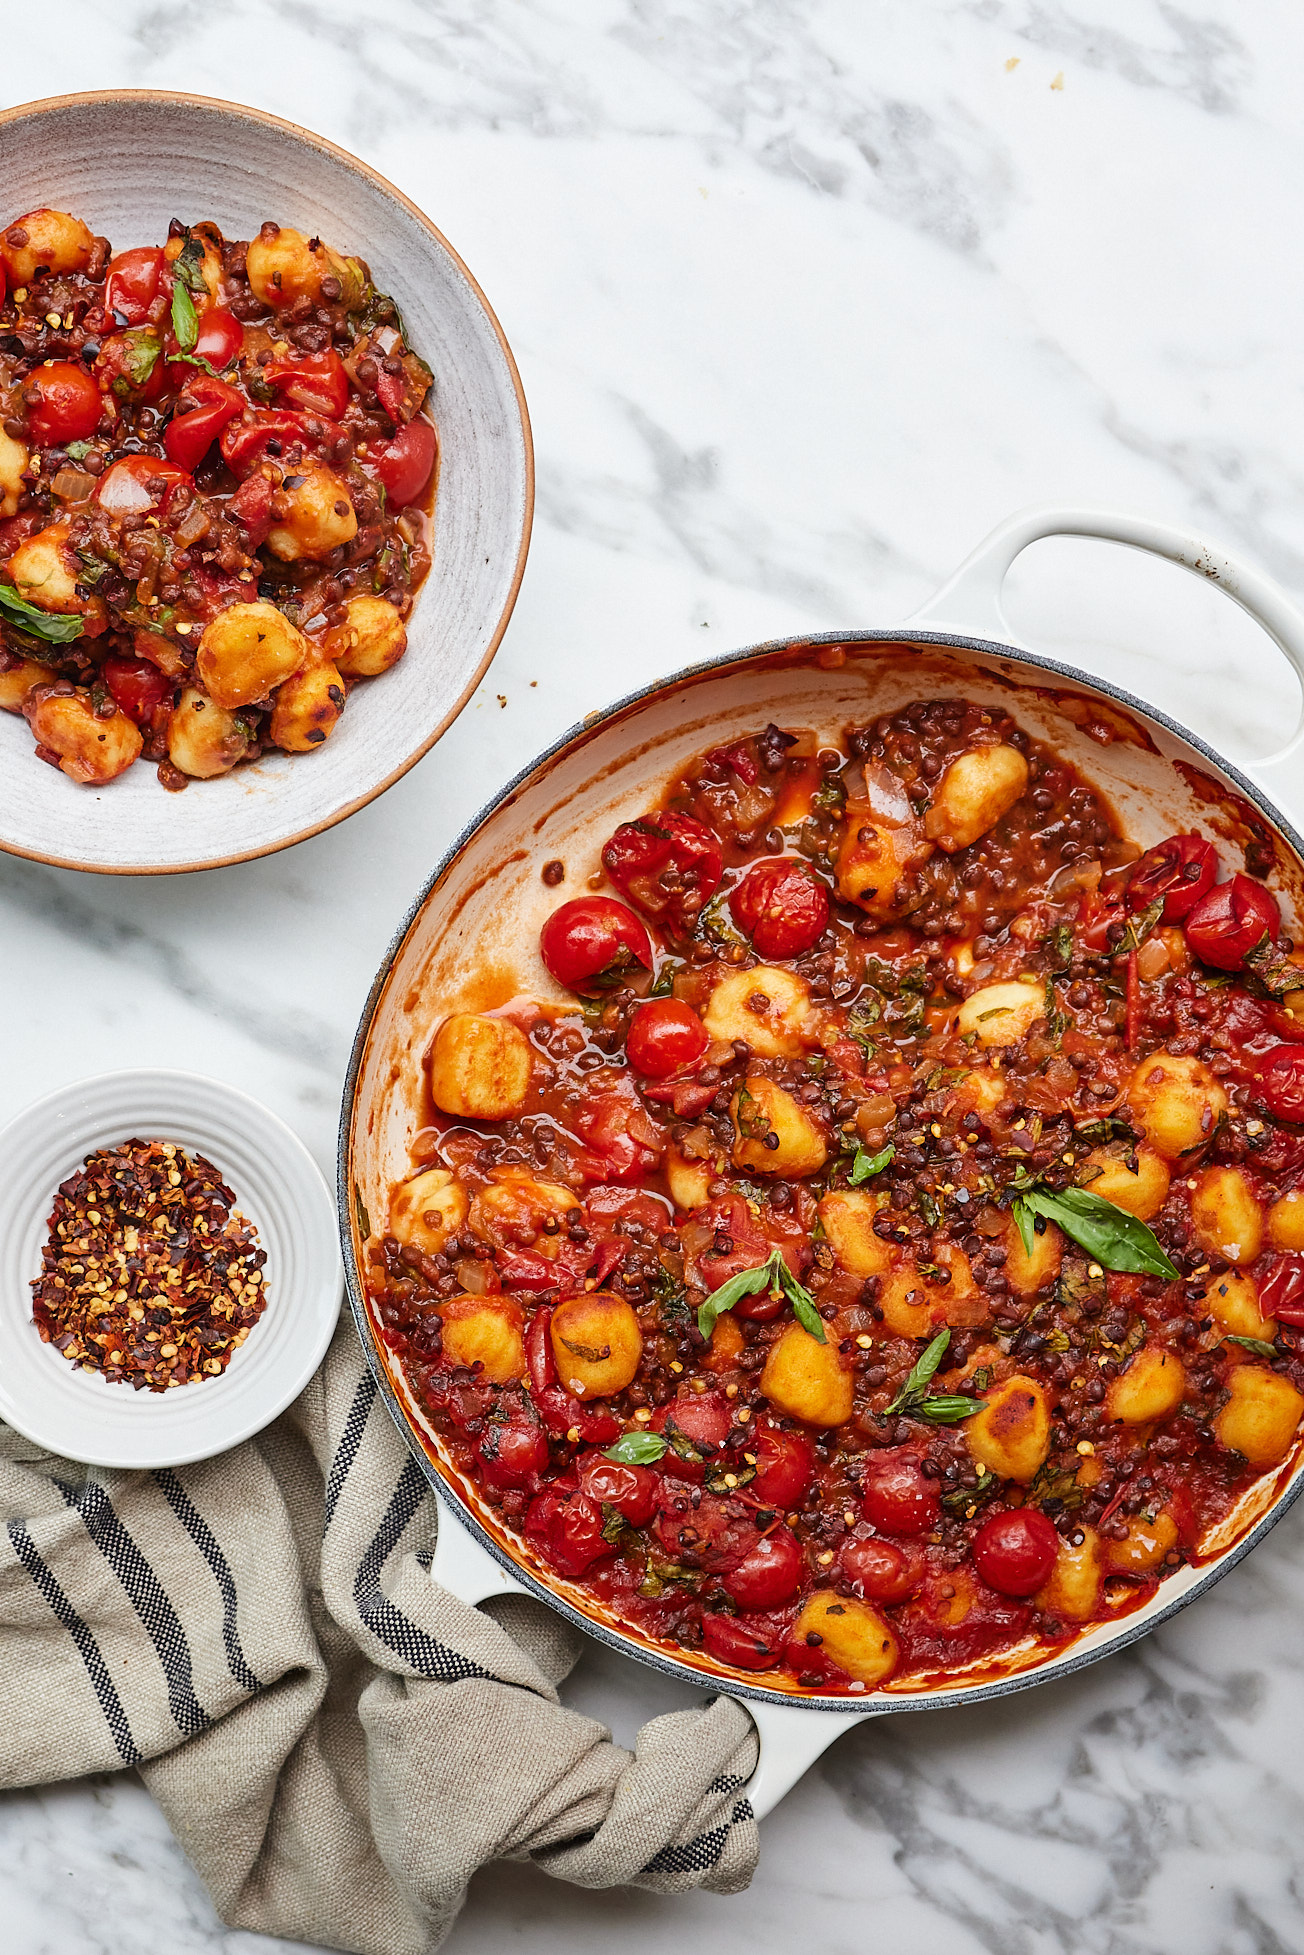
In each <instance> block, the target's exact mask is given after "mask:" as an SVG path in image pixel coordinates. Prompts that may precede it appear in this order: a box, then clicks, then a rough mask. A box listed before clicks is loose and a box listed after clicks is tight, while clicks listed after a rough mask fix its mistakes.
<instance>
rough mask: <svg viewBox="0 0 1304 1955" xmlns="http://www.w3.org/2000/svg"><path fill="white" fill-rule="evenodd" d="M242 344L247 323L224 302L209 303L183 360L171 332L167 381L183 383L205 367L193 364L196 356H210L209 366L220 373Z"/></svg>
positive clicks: (206, 357)
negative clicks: (239, 318)
mask: <svg viewBox="0 0 1304 1955" xmlns="http://www.w3.org/2000/svg"><path fill="white" fill-rule="evenodd" d="M243 346H244V327H243V326H242V325H241V324H240V321H239V320H238V319H237V318H236V316H235V314H234V313H233V312H228V311H227V309H226V307H225V306H223V305H214V306H210V307H209V309H208V311H207V312H206V313H205V314H204V316H203V318H202V319H201V320H200V322H199V333H198V336H197V337H196V340H195V343H194V345H193V346H192V347H191V348H190V358H189V359H185V360H183V359H180V358H179V357H178V354H179V352H180V348H179V347H178V345H177V342H176V340H175V339H174V338H173V337H172V336H171V335H170V334H169V336H168V342H167V355H168V369H167V378H168V385H169V386H170V387H184V386H185V384H186V380H187V379H188V377H189V376H190V375H191V374H193V373H202V372H203V368H202V367H197V366H196V365H195V364H194V362H195V361H196V360H207V361H208V364H209V366H210V367H216V368H217V370H218V372H219V373H220V372H221V370H222V368H223V367H229V366H230V364H231V362H232V360H234V359H235V358H236V356H237V355H238V354H239V353H240V351H241V349H242V348H243ZM210 378H211V376H210ZM243 405H244V403H243V401H242V402H241V406H243Z"/></svg>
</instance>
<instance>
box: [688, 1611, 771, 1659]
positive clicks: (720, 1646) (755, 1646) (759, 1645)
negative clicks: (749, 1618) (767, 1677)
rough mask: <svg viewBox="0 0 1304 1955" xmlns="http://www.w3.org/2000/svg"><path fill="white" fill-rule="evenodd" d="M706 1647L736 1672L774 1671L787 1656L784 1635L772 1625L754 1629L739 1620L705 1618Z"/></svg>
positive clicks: (704, 1640) (706, 1616)
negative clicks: (784, 1650)
mask: <svg viewBox="0 0 1304 1955" xmlns="http://www.w3.org/2000/svg"><path fill="white" fill-rule="evenodd" d="M702 1647H703V1648H704V1649H705V1650H706V1652H707V1654H708V1655H709V1656H713V1657H714V1658H715V1660H716V1662H717V1663H728V1664H731V1665H732V1666H733V1668H734V1669H735V1670H772V1669H773V1668H774V1665H775V1664H776V1663H777V1662H778V1661H779V1658H780V1657H781V1656H782V1655H783V1632H782V1631H776V1630H773V1629H771V1628H770V1627H769V1625H768V1624H766V1625H764V1626H762V1625H759V1624H758V1625H757V1626H755V1627H753V1625H752V1624H751V1623H748V1622H740V1621H739V1619H738V1617H737V1616H717V1615H704V1616H703V1617H702Z"/></svg>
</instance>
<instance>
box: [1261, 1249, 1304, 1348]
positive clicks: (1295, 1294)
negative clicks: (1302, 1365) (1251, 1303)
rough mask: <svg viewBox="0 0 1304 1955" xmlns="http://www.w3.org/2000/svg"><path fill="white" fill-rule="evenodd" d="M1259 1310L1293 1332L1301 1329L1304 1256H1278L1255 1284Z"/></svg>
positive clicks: (1302, 1323)
mask: <svg viewBox="0 0 1304 1955" xmlns="http://www.w3.org/2000/svg"><path fill="white" fill-rule="evenodd" d="M1259 1308H1260V1310H1261V1311H1262V1312H1263V1314H1264V1316H1265V1317H1275V1318H1276V1319H1277V1321H1278V1323H1280V1324H1290V1325H1291V1326H1292V1328H1293V1329H1296V1330H1298V1329H1300V1328H1302V1327H1304V1256H1278V1257H1277V1258H1276V1260H1275V1262H1274V1263H1273V1264H1272V1266H1271V1268H1270V1269H1269V1271H1268V1273H1267V1275H1266V1276H1265V1277H1264V1278H1263V1280H1262V1282H1261V1283H1260V1284H1259Z"/></svg>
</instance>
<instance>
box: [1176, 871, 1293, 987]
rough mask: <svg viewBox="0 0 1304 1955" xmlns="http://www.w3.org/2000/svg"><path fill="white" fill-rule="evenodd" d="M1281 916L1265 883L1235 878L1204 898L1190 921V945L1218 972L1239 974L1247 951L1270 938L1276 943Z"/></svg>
mask: <svg viewBox="0 0 1304 1955" xmlns="http://www.w3.org/2000/svg"><path fill="white" fill-rule="evenodd" d="M1280 929H1281V913H1280V911H1279V910H1278V908H1277V904H1276V900H1275V898H1274V897H1272V896H1270V895H1269V893H1268V891H1267V890H1266V889H1265V888H1264V887H1263V884H1262V883H1258V882H1251V881H1250V879H1249V877H1248V876H1233V877H1232V879H1231V881H1230V882H1220V883H1219V884H1218V886H1217V888H1215V889H1211V890H1210V891H1209V893H1208V895H1207V896H1202V897H1201V898H1200V901H1199V902H1198V903H1197V904H1196V906H1195V908H1194V909H1193V910H1192V911H1191V913H1190V915H1189V916H1188V917H1187V919H1186V941H1187V943H1188V944H1189V945H1190V946H1191V949H1192V950H1193V951H1194V952H1195V954H1196V956H1197V957H1198V958H1199V959H1200V960H1201V962H1202V963H1205V964H1212V965H1213V967H1214V969H1215V970H1216V971H1239V970H1240V968H1241V966H1242V964H1243V963H1244V962H1245V954H1246V952H1247V951H1250V950H1253V949H1254V946H1255V945H1256V944H1257V943H1261V942H1262V940H1263V938H1264V937H1265V936H1267V937H1268V938H1269V940H1270V941H1271V942H1272V943H1274V944H1275V943H1276V941H1277V936H1278V933H1279V931H1280Z"/></svg>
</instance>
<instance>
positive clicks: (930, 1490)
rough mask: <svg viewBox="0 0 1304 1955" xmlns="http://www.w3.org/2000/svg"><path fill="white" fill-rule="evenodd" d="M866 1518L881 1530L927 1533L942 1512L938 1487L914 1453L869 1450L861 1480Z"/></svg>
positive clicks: (897, 1448)
mask: <svg viewBox="0 0 1304 1955" xmlns="http://www.w3.org/2000/svg"><path fill="white" fill-rule="evenodd" d="M862 1489H863V1493H864V1512H865V1519H866V1520H867V1521H872V1522H873V1524H874V1526H875V1527H876V1528H878V1530H879V1532H880V1533H882V1534H926V1533H927V1532H928V1530H929V1529H930V1528H933V1527H936V1525H937V1522H938V1519H939V1517H940V1515H941V1512H942V1507H941V1501H940V1500H939V1498H938V1492H937V1488H936V1486H935V1485H934V1483H933V1481H931V1480H930V1479H929V1478H928V1476H927V1474H926V1473H925V1472H924V1470H923V1468H922V1467H921V1466H920V1463H919V1460H918V1457H917V1456H916V1455H915V1454H914V1453H909V1452H906V1451H904V1450H903V1449H902V1448H901V1447H900V1446H893V1447H890V1448H889V1449H888V1450H887V1451H886V1452H879V1453H870V1454H869V1456H868V1458H867V1460H866V1464H865V1478H864V1481H863V1482H862Z"/></svg>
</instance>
